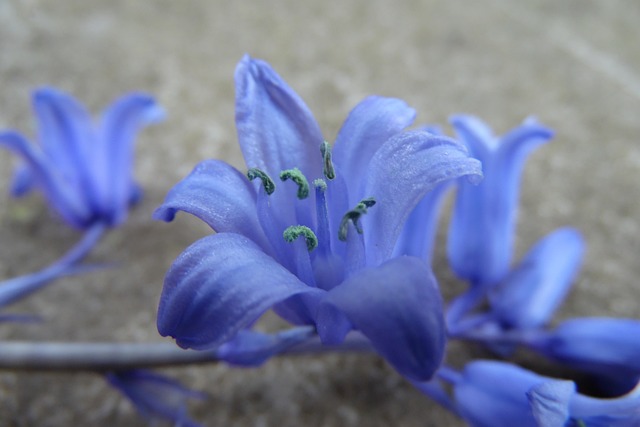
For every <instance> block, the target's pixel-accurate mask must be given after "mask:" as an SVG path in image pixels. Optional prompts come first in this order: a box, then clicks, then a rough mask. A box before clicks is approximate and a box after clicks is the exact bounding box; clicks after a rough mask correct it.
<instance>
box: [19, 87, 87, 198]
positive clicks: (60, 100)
mask: <svg viewBox="0 0 640 427" xmlns="http://www.w3.org/2000/svg"><path fill="white" fill-rule="evenodd" d="M32 102H33V109H34V111H35V113H36V116H37V118H38V125H39V128H38V137H39V141H40V144H41V146H42V150H43V151H44V153H45V155H46V156H48V157H49V158H50V159H51V160H52V162H53V164H55V165H56V168H57V169H58V170H59V171H60V173H61V175H62V177H63V178H64V179H65V181H66V183H67V185H72V186H74V187H76V191H77V192H78V193H79V194H80V195H81V196H82V197H84V198H85V199H86V203H87V204H89V205H90V206H92V207H93V206H96V205H97V203H98V202H97V195H98V193H97V192H96V188H95V185H96V183H95V182H94V175H93V174H92V173H91V167H92V163H91V161H90V159H91V155H90V152H91V150H93V149H94V146H93V144H94V143H95V141H94V137H95V136H94V133H93V128H92V122H91V116H90V115H89V113H88V112H87V111H86V110H85V108H84V107H83V106H82V104H80V103H79V102H78V101H76V100H75V99H74V98H73V97H72V96H70V95H68V94H66V93H64V92H62V91H59V90H57V89H53V88H42V89H39V90H37V91H35V92H34V93H33V99H32Z"/></svg>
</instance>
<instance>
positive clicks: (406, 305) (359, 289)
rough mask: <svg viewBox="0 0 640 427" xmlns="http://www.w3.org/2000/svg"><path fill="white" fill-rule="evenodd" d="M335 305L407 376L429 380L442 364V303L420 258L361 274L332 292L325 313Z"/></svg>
mask: <svg viewBox="0 0 640 427" xmlns="http://www.w3.org/2000/svg"><path fill="white" fill-rule="evenodd" d="M327 305H329V306H328V307H327ZM331 306H333V307H335V308H337V309H339V310H340V311H342V312H343V313H344V314H345V315H346V316H347V318H348V319H349V321H350V322H351V323H352V324H353V326H354V327H355V328H356V329H358V330H360V331H361V332H362V334H364V335H365V336H366V337H367V338H368V339H369V340H371V344H372V345H373V347H374V348H375V349H376V351H377V352H378V353H380V354H381V355H382V356H383V357H384V358H385V359H387V361H388V362H389V363H391V365H393V367H394V368H395V369H396V370H398V372H399V373H400V374H402V375H404V376H406V377H407V378H409V379H412V380H416V381H426V380H429V379H430V378H431V377H432V375H433V373H434V372H435V370H436V369H437V368H438V367H439V366H440V363H441V362H442V358H443V355H444V345H445V341H446V338H445V332H444V320H443V316H442V300H441V296H440V293H439V291H438V287H437V284H436V281H435V278H434V277H433V275H432V273H431V271H430V269H429V267H428V266H427V265H426V264H425V263H424V262H422V261H420V260H418V259H417V258H413V257H399V258H394V259H392V260H390V261H388V262H386V263H384V264H382V265H381V266H379V267H376V268H370V269H364V270H361V271H360V272H358V273H357V274H355V275H354V276H352V277H350V278H349V279H347V280H346V281H345V282H343V283H342V284H341V285H340V286H337V287H335V288H333V289H332V290H331V291H329V293H328V294H327V298H326V299H325V301H324V302H323V304H322V305H321V307H320V308H319V311H320V312H322V310H325V309H331ZM319 316H320V314H319Z"/></svg>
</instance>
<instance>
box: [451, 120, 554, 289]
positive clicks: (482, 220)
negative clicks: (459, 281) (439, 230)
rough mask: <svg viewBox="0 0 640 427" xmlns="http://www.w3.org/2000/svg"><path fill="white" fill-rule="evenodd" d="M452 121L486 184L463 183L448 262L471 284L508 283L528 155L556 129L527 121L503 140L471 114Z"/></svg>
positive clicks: (454, 219)
mask: <svg viewBox="0 0 640 427" xmlns="http://www.w3.org/2000/svg"><path fill="white" fill-rule="evenodd" d="M451 123H452V125H453V127H454V128H455V130H456V133H457V135H458V136H459V137H460V138H461V139H462V141H463V142H464V143H465V144H466V145H467V147H468V148H469V150H470V152H471V154H472V155H473V156H475V157H477V158H478V159H479V160H480V161H481V162H482V166H483V172H484V180H483V182H482V183H480V185H478V186H473V185H470V184H469V183H466V182H461V183H460V185H459V187H458V193H457V197H456V202H455V206H454V211H453V216H452V219H451V224H450V228H449V242H448V253H449V260H450V263H451V266H452V268H453V270H454V271H455V272H456V274H457V275H458V276H459V277H461V278H464V279H468V280H470V281H471V282H472V283H478V284H495V283H497V282H499V281H500V280H502V279H504V277H505V275H506V274H507V271H508V269H509V266H510V264H511V257H512V252H513V235H514V232H513V231H514V227H515V214H516V209H517V203H518V189H519V185H520V173H521V171H522V167H523V165H524V161H525V159H526V157H527V155H528V154H529V153H530V152H531V151H532V150H533V149H534V148H536V147H537V146H538V145H540V144H542V143H544V142H547V141H548V140H549V139H550V138H551V137H552V135H553V133H552V131H551V130H549V129H547V128H545V127H543V126H541V125H538V124H536V123H535V122H533V121H526V122H525V123H524V124H522V125H521V126H518V127H516V128H515V129H513V130H512V131H511V132H509V133H507V134H506V135H504V136H503V137H501V138H494V137H493V136H492V135H491V133H490V131H489V130H488V128H487V127H486V125H484V124H483V123H482V122H481V121H480V120H478V119H477V118H475V117H471V116H454V117H453V118H452V119H451Z"/></svg>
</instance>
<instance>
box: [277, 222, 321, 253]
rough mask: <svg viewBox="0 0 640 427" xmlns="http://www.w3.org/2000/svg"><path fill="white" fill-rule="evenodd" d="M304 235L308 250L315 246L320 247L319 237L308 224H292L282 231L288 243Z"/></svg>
mask: <svg viewBox="0 0 640 427" xmlns="http://www.w3.org/2000/svg"><path fill="white" fill-rule="evenodd" d="M300 236H302V237H304V240H305V241H306V243H307V250H308V251H309V252H311V251H312V250H314V249H315V248H317V247H318V238H317V237H316V235H315V234H314V232H313V231H311V229H310V228H309V227H307V226H304V225H292V226H290V227H287V229H286V230H284V233H282V237H284V240H285V241H286V242H287V243H293V242H295V241H296V239H297V238H298V237H300Z"/></svg>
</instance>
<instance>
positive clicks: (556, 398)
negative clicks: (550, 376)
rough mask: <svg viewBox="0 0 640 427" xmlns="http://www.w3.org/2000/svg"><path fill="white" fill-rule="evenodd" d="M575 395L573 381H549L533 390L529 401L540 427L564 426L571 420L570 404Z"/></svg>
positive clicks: (528, 395)
mask: <svg viewBox="0 0 640 427" xmlns="http://www.w3.org/2000/svg"><path fill="white" fill-rule="evenodd" d="M575 394H576V384H575V383H574V382H573V381H549V382H545V383H542V384H538V385H536V386H534V387H533V388H531V389H530V390H529V391H528V392H527V399H529V404H531V412H533V417H534V418H535V419H536V422H537V423H538V426H564V425H565V423H566V422H567V420H568V419H569V402H570V400H571V398H572V397H573V396H575Z"/></svg>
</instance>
